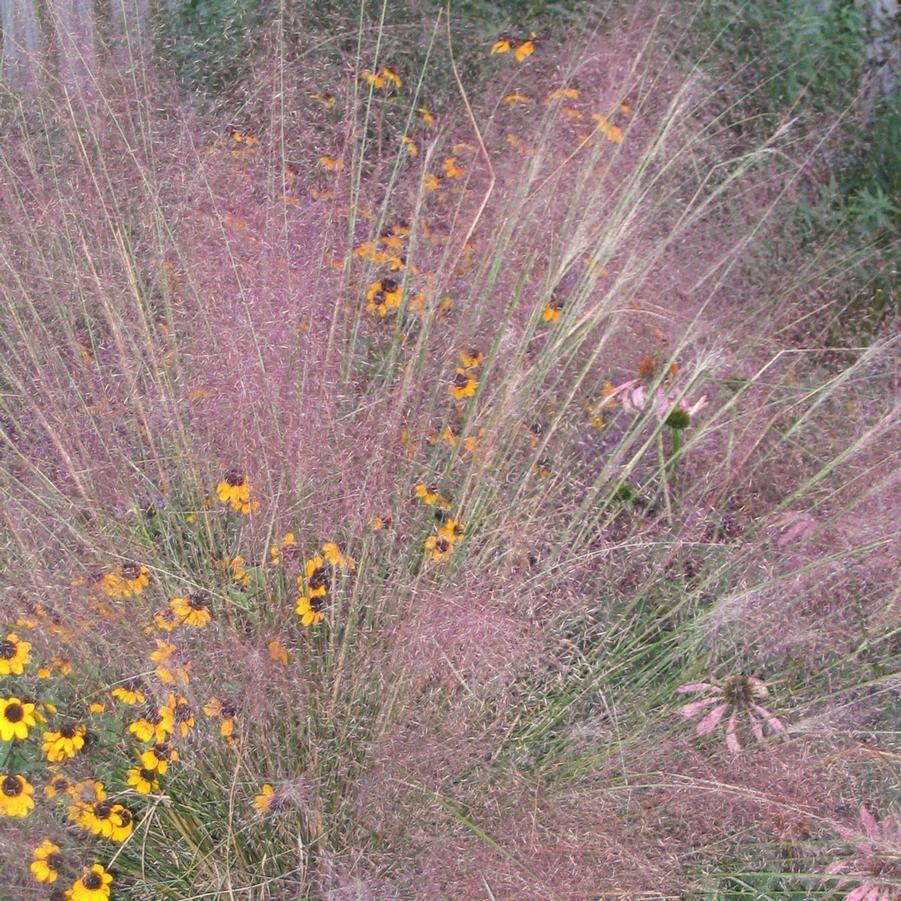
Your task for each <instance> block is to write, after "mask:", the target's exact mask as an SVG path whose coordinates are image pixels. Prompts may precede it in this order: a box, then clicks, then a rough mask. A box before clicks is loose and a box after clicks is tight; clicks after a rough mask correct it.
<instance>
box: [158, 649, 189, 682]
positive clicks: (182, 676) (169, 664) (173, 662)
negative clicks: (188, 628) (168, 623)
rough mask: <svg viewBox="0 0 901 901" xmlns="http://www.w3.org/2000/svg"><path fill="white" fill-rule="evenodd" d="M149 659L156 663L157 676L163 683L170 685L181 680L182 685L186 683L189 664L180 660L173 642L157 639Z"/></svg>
mask: <svg viewBox="0 0 901 901" xmlns="http://www.w3.org/2000/svg"><path fill="white" fill-rule="evenodd" d="M150 659H151V660H152V661H153V662H154V663H155V664H156V675H157V678H158V679H159V680H160V682H162V683H163V684H164V685H171V684H172V683H173V682H176V681H178V682H181V683H182V685H187V684H188V681H189V675H188V673H189V670H190V669H191V664H190V663H189V662H184V661H182V660H181V659H180V658H179V657H178V656H177V648H176V647H175V645H174V644H169V643H168V642H166V641H157V643H156V650H155V651H153V652H152V653H151V654H150Z"/></svg>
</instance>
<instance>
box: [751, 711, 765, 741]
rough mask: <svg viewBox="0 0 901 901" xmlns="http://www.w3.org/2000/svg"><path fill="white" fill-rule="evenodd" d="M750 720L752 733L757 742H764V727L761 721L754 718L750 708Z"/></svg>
mask: <svg viewBox="0 0 901 901" xmlns="http://www.w3.org/2000/svg"><path fill="white" fill-rule="evenodd" d="M748 719H749V720H750V721H751V731H752V732H753V733H754V738H756V739H757V741H763V726H761V725H760V720H758V719H757V717H756V716H754V713H753V712H752V711H751V709H750V708H748Z"/></svg>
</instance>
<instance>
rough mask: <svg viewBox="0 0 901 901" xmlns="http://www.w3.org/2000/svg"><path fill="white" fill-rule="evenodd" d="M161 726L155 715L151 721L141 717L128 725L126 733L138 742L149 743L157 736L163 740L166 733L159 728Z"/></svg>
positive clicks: (148, 718)
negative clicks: (160, 736) (159, 735)
mask: <svg viewBox="0 0 901 901" xmlns="http://www.w3.org/2000/svg"><path fill="white" fill-rule="evenodd" d="M161 725H162V724H161V721H160V719H159V717H156V716H155V715H154V718H153V719H151V718H150V717H147V716H142V717H141V718H140V719H137V720H134V721H133V722H131V723H129V724H128V731H129V732H130V733H131V734H132V735H133V736H134V737H135V738H136V739H137V740H138V741H150V740H151V739H153V737H154V736H155V735H158V734H161V735H162V737H163V738H165V736H166V732H165V730H164V729H161V728H160V727H161Z"/></svg>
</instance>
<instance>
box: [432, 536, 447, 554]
mask: <svg viewBox="0 0 901 901" xmlns="http://www.w3.org/2000/svg"><path fill="white" fill-rule="evenodd" d="M449 547H450V545H449V544H448V542H447V539H445V538H439V539H438V540H437V541H436V542H435V550H437V551H440V552H441V553H442V554H443V553H444V552H445V551H446V550H447V549H448V548H449Z"/></svg>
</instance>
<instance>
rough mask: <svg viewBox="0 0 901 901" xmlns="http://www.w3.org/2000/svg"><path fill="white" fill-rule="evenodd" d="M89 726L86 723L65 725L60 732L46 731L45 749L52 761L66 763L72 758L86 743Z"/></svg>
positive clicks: (49, 759)
mask: <svg viewBox="0 0 901 901" xmlns="http://www.w3.org/2000/svg"><path fill="white" fill-rule="evenodd" d="M87 731H88V727H87V726H85V725H84V723H72V724H69V725H67V726H63V727H62V728H61V729H60V730H59V731H58V732H45V733H44V741H43V745H42V747H43V751H44V753H45V754H46V755H47V760H48V761H49V762H50V763H65V761H67V760H71V759H72V758H73V757H74V756H75V755H76V754H77V753H78V752H79V751H80V750H81V749H82V748H83V747H84V744H85V741H84V739H85V733H86V732H87Z"/></svg>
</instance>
